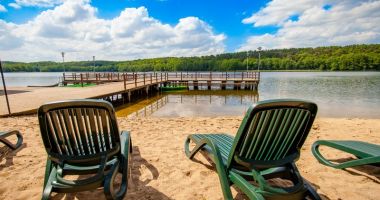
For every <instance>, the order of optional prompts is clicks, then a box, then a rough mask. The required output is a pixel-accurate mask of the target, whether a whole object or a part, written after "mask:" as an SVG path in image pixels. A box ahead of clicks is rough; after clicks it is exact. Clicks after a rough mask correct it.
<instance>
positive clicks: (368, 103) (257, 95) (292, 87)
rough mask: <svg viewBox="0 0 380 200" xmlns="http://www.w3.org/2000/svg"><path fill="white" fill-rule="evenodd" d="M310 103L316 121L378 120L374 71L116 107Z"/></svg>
mask: <svg viewBox="0 0 380 200" xmlns="http://www.w3.org/2000/svg"><path fill="white" fill-rule="evenodd" d="M61 75H62V73H6V74H5V77H6V81H7V85H8V86H26V85H49V84H54V83H57V82H58V80H59V76H61ZM274 98H300V99H305V100H310V101H313V102H316V103H317V104H318V107H319V112H318V116H319V117H350V118H352V117H360V118H380V72H262V74H261V81H260V85H259V90H258V92H254V91H245V90H240V91H236V90H225V91H220V90H213V91H182V92H170V93H162V94H156V95H154V96H152V97H150V98H146V99H141V100H139V101H136V102H134V103H130V104H126V105H123V106H120V107H119V108H117V115H118V116H127V115H128V116H132V117H133V116H136V115H140V116H141V115H142V116H148V115H152V116H157V117H183V116H241V115H243V114H244V113H245V111H246V110H247V108H248V107H249V106H250V105H252V104H253V103H255V102H257V101H258V100H265V99H274Z"/></svg>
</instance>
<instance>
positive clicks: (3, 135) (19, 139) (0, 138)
mask: <svg viewBox="0 0 380 200" xmlns="http://www.w3.org/2000/svg"><path fill="white" fill-rule="evenodd" d="M12 135H16V136H17V142H16V144H13V143H12V142H10V141H9V140H7V139H6V138H7V137H9V136H12ZM22 141H23V138H22V135H21V133H20V132H19V131H16V130H14V131H4V132H0V142H1V143H3V144H5V145H6V146H8V147H9V148H11V149H13V150H16V149H18V148H19V147H20V146H21V145H22Z"/></svg>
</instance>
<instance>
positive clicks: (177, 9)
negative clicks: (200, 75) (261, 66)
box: [0, 0, 278, 51]
mask: <svg viewBox="0 0 380 200" xmlns="http://www.w3.org/2000/svg"><path fill="white" fill-rule="evenodd" d="M0 2H1V3H2V4H3V5H8V4H9V3H12V2H14V1H13V0H3V1H0ZM267 2H268V1H250V0H243V1H234V0H106V1H105V0H92V1H91V5H93V6H94V7H96V8H97V9H98V13H97V15H98V17H99V18H104V19H112V18H114V17H117V16H118V15H119V14H120V12H121V11H123V10H124V9H125V8H127V7H140V6H144V7H146V8H147V9H148V11H149V15H150V16H152V17H154V18H155V19H158V20H160V21H162V22H163V23H168V24H172V25H174V24H176V23H178V20H179V19H181V18H184V17H188V16H196V17H199V18H200V19H202V20H203V21H205V22H207V23H208V24H210V25H211V26H212V27H213V28H214V31H215V32H216V33H225V34H226V35H227V36H228V38H227V39H226V45H227V51H234V50H235V49H237V48H238V47H239V45H240V44H241V43H242V42H243V41H244V39H245V38H247V37H248V36H251V35H259V34H264V33H274V32H275V31H276V30H277V29H278V28H277V27H276V26H265V27H253V26H252V25H251V24H243V23H241V21H242V20H243V19H244V18H246V17H249V15H250V14H252V13H254V12H257V11H258V10H259V9H260V8H261V7H263V6H265V4H266V3H267ZM7 9H8V12H0V19H4V20H5V21H8V22H14V23H25V22H27V21H28V20H30V19H32V18H34V17H36V16H37V15H38V14H39V13H40V12H42V11H44V10H46V9H49V8H47V7H23V8H22V9H14V8H12V7H9V6H8V7H7Z"/></svg>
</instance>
